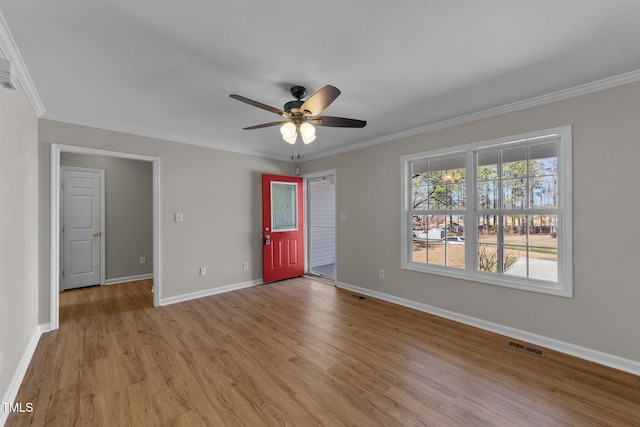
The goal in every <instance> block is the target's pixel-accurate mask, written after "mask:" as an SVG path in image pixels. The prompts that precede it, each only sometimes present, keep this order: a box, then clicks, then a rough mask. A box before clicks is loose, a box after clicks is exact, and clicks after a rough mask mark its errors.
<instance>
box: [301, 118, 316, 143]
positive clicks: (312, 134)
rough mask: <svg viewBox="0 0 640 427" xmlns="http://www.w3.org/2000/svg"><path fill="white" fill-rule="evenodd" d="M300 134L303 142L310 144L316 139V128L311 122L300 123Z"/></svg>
mask: <svg viewBox="0 0 640 427" xmlns="http://www.w3.org/2000/svg"><path fill="white" fill-rule="evenodd" d="M300 136H302V141H303V142H304V143H305V144H310V143H312V142H313V141H314V140H315V139H316V128H314V127H313V126H312V125H311V123H302V124H301V125H300Z"/></svg>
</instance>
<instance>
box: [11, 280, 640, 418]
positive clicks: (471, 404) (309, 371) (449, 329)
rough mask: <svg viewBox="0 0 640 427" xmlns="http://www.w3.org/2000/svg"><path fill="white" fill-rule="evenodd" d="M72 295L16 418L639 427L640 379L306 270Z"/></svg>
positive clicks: (45, 340) (32, 370)
mask: <svg viewBox="0 0 640 427" xmlns="http://www.w3.org/2000/svg"><path fill="white" fill-rule="evenodd" d="M150 286H151V283H150V282H149V281H142V282H133V283H130V284H121V285H112V286H103V287H96V288H88V289H82V290H76V291H67V292H64V293H62V294H61V297H60V313H61V319H60V329H59V330H57V331H54V332H50V333H47V334H45V335H43V336H42V338H41V341H40V343H39V345H38V348H37V350H36V353H35V355H34V357H33V359H32V362H31V365H30V367H29V369H28V372H27V374H26V377H25V379H24V382H23V385H22V387H21V389H20V392H19V394H18V398H17V400H16V401H17V402H23V404H24V403H27V402H31V403H32V404H33V406H34V411H33V412H32V413H30V414H29V413H22V414H18V413H14V414H11V416H10V417H9V420H8V423H7V425H8V426H23V425H36V426H45V425H46V426H72V425H77V426H89V425H95V426H127V425H148V426H168V425H182V426H199V425H201V426H225V425H245V426H262V425H266V426H269V425H286V426H307V425H326V426H339V425H351V426H375V425H386V426H409V425H434V426H460V425H482V426H490V425H496V426H511V425H513V426H529V425H531V426H555V425H558V426H567V425H575V426H592V425H598V426H600V425H611V426H623V425H640V419H639V418H640V377H637V376H634V375H630V374H626V373H623V372H619V371H616V370H613V369H609V368H606V367H602V366H599V365H596V364H593V363H589V362H585V361H582V360H578V359H575V358H572V357H569V356H566V355H562V354H559V353H556V352H553V351H548V350H547V351H545V354H544V356H538V355H535V354H531V353H529V352H526V351H523V350H520V349H518V348H514V347H511V346H508V345H507V343H508V341H509V339H508V338H506V337H502V336H499V335H496V334H492V333H489V332H485V331H482V330H478V329H475V328H471V327H468V326H464V325H460V324H457V323H455V322H451V321H447V320H444V319H441V318H438V317H434V316H430V315H427V314H424V313H420V312H417V311H413V310H410V309H406V308H403V307H399V306H395V305H393V304H389V303H386V302H382V301H378V300H375V299H372V298H368V297H367V298H364V299H362V298H359V297H358V296H357V295H354V294H353V293H352V292H348V291H344V290H340V289H337V288H334V287H332V286H329V285H326V284H323V283H319V282H316V281H313V280H310V279H307V278H299V279H293V280H289V281H284V282H279V283H274V284H269V285H264V286H256V287H252V288H248V289H244V290H239V291H235V292H230V293H225V294H221V295H217V296H211V297H207V298H201V299H198V300H193V301H189V302H185V303H180V304H174V305H170V306H166V307H160V308H154V307H152V302H151V300H152V298H151V294H150Z"/></svg>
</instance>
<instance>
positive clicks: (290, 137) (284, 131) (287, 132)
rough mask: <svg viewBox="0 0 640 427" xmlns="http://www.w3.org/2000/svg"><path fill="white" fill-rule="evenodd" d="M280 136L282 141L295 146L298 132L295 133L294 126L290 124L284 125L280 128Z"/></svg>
mask: <svg viewBox="0 0 640 427" xmlns="http://www.w3.org/2000/svg"><path fill="white" fill-rule="evenodd" d="M280 134H281V135H282V139H284V140H285V141H287V142H288V143H289V144H295V143H296V139H297V138H298V132H296V125H294V124H293V123H291V122H288V123H285V124H283V125H282V126H280Z"/></svg>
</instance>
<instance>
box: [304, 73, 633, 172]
mask: <svg viewBox="0 0 640 427" xmlns="http://www.w3.org/2000/svg"><path fill="white" fill-rule="evenodd" d="M638 81H640V70H635V71H631V72H629V73H625V74H620V75H618V76H613V77H608V78H605V79H602V80H597V81H595V82H591V83H586V84H583V85H580V86H575V87H572V88H569V89H563V90H559V91H557V92H552V93H549V94H546V95H541V96H536V97H534V98H529V99H525V100H522V101H517V102H513V103H511V104H506V105H502V106H500V107H495V108H490V109H488V110H482V111H478V112H475V113H471V114H466V115H464V116H459V117H454V118H452V119H447V120H442V121H439V122H434V123H431V124H428V125H425V126H420V127H417V128H414V129H409V130H406V131H402V132H397V133H392V134H390V135H386V136H382V137H380V138H374V139H370V140H367V141H362V142H359V143H356V144H351V145H348V146H346V147H340V148H336V149H333V150H327V151H323V152H322V153H319V154H316V155H312V156H308V157H307V158H305V161H308V160H315V159H320V158H323V157H329V156H333V155H336V154H342V153H346V152H349V151H354V150H359V149H361V148H366V147H371V146H374V145H378V144H383V143H385V142H391V141H397V140H399V139H402V138H408V137H411V136H416V135H420V134H424V133H427V132H433V131H436V130H441V129H446V128H450V127H453V126H457V125H461V124H464V123H469V122H473V121H476V120H480V119H486V118H489V117H494V116H499V115H501V114H506V113H512V112H515V111H520V110H524V109H527V108H532V107H538V106H540V105H544V104H550V103H552V102H558V101H563V100H565V99H570V98H575V97H577V96H581V95H587V94H590V93H594V92H598V91H601V90H605V89H610V88H614V87H617V86H622V85H626V84H629V83H636V82H638Z"/></svg>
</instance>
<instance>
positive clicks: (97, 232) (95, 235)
mask: <svg viewBox="0 0 640 427" xmlns="http://www.w3.org/2000/svg"><path fill="white" fill-rule="evenodd" d="M98 236H102V233H101V232H99V231H94V232H93V237H98Z"/></svg>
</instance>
